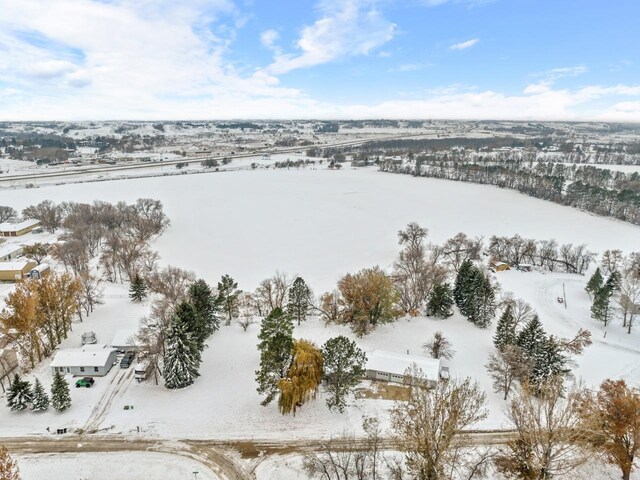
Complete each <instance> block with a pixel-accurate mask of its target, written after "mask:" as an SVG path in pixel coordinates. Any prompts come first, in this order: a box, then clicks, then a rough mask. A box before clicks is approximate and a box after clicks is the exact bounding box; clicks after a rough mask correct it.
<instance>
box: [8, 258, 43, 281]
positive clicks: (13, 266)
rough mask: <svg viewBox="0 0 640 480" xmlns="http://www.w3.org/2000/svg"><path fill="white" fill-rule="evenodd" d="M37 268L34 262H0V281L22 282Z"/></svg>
mask: <svg viewBox="0 0 640 480" xmlns="http://www.w3.org/2000/svg"><path fill="white" fill-rule="evenodd" d="M35 266H36V262H34V261H33V260H22V261H14V262H0V281H13V282H15V281H16V280H21V279H23V278H25V277H27V275H28V273H29V272H30V271H31V270H32V269H33V268H34V267H35Z"/></svg>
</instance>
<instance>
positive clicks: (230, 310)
mask: <svg viewBox="0 0 640 480" xmlns="http://www.w3.org/2000/svg"><path fill="white" fill-rule="evenodd" d="M240 293H242V290H239V289H238V283H237V282H236V281H235V280H234V279H233V278H231V277H230V276H229V275H223V276H222V278H221V279H220V281H219V282H218V303H219V304H220V306H221V308H222V310H223V311H224V315H225V317H226V325H231V320H232V319H233V318H234V317H235V316H236V315H238V297H239V296H240Z"/></svg>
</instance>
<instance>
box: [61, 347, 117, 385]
mask: <svg viewBox="0 0 640 480" xmlns="http://www.w3.org/2000/svg"><path fill="white" fill-rule="evenodd" d="M116 355H117V352H116V349H115V348H111V347H108V346H106V345H85V346H83V347H81V348H66V349H63V350H58V352H56V355H55V357H53V360H52V361H51V371H52V372H53V373H55V372H60V373H70V374H72V375H84V376H95V377H102V376H104V375H106V374H107V373H109V370H111V367H112V366H113V365H114V363H115V362H116Z"/></svg>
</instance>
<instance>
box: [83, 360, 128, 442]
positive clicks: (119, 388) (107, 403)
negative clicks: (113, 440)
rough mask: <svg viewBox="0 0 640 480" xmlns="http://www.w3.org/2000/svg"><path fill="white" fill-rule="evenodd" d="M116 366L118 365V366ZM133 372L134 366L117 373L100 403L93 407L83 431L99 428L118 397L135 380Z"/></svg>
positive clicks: (91, 431) (89, 431)
mask: <svg viewBox="0 0 640 480" xmlns="http://www.w3.org/2000/svg"><path fill="white" fill-rule="evenodd" d="M116 368H118V367H117V366H116ZM133 373H134V369H133V368H128V369H126V370H122V369H121V370H120V372H118V373H116V376H115V377H114V379H113V380H111V383H110V384H109V387H108V388H107V391H106V392H105V393H104V395H102V398H100V401H99V402H98V404H97V405H96V406H95V407H94V408H93V411H92V412H91V415H90V416H89V419H88V420H87V423H86V424H85V426H84V428H83V429H82V431H83V432H86V433H95V432H96V431H97V430H98V427H99V426H100V424H101V423H102V422H103V420H104V419H105V417H106V416H107V413H108V412H109V410H110V409H111V406H112V405H113V402H114V401H115V399H116V397H117V396H119V395H120V394H122V393H124V392H125V391H126V389H127V388H128V387H129V385H131V382H132V381H133Z"/></svg>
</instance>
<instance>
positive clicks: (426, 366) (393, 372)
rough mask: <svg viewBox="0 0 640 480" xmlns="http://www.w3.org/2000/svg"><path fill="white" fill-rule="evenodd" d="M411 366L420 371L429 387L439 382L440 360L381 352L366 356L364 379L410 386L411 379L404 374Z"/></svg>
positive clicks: (376, 351)
mask: <svg viewBox="0 0 640 480" xmlns="http://www.w3.org/2000/svg"><path fill="white" fill-rule="evenodd" d="M413 365H415V366H417V367H418V368H419V369H420V370H422V374H423V375H424V377H425V378H426V380H427V382H428V383H429V384H430V385H432V386H434V385H435V384H436V383H438V381H439V380H440V371H441V369H442V367H441V365H440V360H438V359H435V358H429V357H423V356H421V355H403V354H401V353H394V352H385V351H382V350H375V351H374V352H372V353H371V354H368V355H367V373H366V377H367V378H368V379H371V380H383V381H386V382H394V383H404V384H411V380H412V379H411V378H410V377H408V376H407V375H405V372H406V371H407V369H408V368H409V367H411V366H413Z"/></svg>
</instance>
